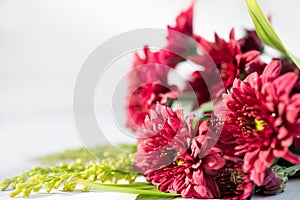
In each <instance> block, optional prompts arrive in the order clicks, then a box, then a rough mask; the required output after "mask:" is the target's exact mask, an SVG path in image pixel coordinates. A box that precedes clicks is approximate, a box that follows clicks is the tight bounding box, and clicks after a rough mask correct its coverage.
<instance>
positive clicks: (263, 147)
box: [221, 60, 300, 186]
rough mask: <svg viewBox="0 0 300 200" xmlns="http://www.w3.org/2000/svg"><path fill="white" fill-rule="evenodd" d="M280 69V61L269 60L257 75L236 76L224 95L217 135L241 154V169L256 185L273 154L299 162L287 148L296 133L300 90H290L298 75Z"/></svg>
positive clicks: (274, 156) (299, 121)
mask: <svg viewBox="0 0 300 200" xmlns="http://www.w3.org/2000/svg"><path fill="white" fill-rule="evenodd" d="M280 73H281V63H280V62H279V61H278V60H273V61H272V62H271V63H270V64H269V65H268V66H267V67H266V68H265V70H264V72H263V73H262V74H261V75H260V76H258V74H257V73H252V74H250V75H249V76H247V77H246V79H245V80H244V81H241V80H238V79H236V80H235V81H234V83H233V87H232V94H227V95H226V97H225V102H226V108H227V113H226V114H227V117H226V121H225V126H224V130H223V133H222V137H221V139H223V142H225V143H227V144H231V145H232V147H233V148H234V150H235V155H236V156H242V157H243V160H244V164H243V171H244V172H249V173H250V178H251V180H253V181H254V183H256V184H257V185H259V186H260V185H262V184H263V182H264V177H265V170H266V169H267V168H268V167H270V166H271V164H272V161H273V160H274V158H284V159H286V160H287V161H289V162H292V163H295V164H300V158H299V157H297V156H296V155H294V154H293V153H291V152H290V151H289V147H290V146H291V144H292V143H293V139H294V137H296V136H299V133H300V120H299V111H300V94H299V93H292V91H293V88H294V86H295V84H296V82H297V80H298V75H297V74H295V73H294V72H287V73H284V74H282V75H280ZM228 147H230V145H228Z"/></svg>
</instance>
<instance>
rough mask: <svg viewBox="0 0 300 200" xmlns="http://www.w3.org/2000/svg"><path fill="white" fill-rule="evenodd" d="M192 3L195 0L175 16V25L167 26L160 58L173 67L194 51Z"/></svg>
mask: <svg viewBox="0 0 300 200" xmlns="http://www.w3.org/2000/svg"><path fill="white" fill-rule="evenodd" d="M194 5H195V2H193V3H192V4H191V6H190V7H189V8H188V9H187V10H185V11H183V12H181V13H180V14H179V15H178V16H177V17H176V25H175V26H168V27H167V29H168V35H167V45H166V47H164V48H163V49H164V51H162V53H161V54H160V60H161V62H162V63H163V64H166V65H168V66H170V67H173V68H174V67H176V65H177V64H178V63H179V62H181V61H184V60H185V58H186V57H187V56H189V55H193V54H195V53H196V43H195V41H194V36H193V17H194Z"/></svg>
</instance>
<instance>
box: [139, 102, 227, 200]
mask: <svg viewBox="0 0 300 200" xmlns="http://www.w3.org/2000/svg"><path fill="white" fill-rule="evenodd" d="M193 121H194V116H193V115H190V116H188V117H187V118H186V120H185V121H184V116H183V111H182V110H176V111H173V110H171V109H170V108H168V107H165V106H162V105H159V104H157V105H156V107H155V108H154V109H153V110H151V111H150V113H149V117H147V118H146V120H145V123H144V125H143V127H142V128H141V129H140V130H139V134H138V135H139V136H140V138H139V143H138V151H137V153H136V163H135V166H136V168H137V169H138V170H139V171H140V172H142V173H143V174H144V175H145V177H146V179H147V180H148V181H150V182H151V183H152V184H154V185H157V186H158V189H159V190H161V191H164V192H170V193H176V194H181V195H182V196H183V197H195V198H214V197H215V198H217V197H219V191H218V190H217V186H216V183H215V181H214V179H213V176H211V175H210V174H211V173H212V172H213V171H215V170H218V169H220V168H222V167H223V165H224V163H225V161H224V160H223V159H222V157H221V155H220V150H219V149H218V148H215V147H213V146H214V144H215V142H216V138H215V135H214V133H212V132H211V131H210V129H209V122H207V121H199V122H198V126H196V128H193Z"/></svg>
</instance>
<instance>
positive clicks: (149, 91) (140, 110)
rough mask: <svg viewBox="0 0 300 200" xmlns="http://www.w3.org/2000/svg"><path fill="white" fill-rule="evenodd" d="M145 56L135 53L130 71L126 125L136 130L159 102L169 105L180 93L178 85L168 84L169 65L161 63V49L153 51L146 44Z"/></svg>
mask: <svg viewBox="0 0 300 200" xmlns="http://www.w3.org/2000/svg"><path fill="white" fill-rule="evenodd" d="M143 54H144V55H143V56H140V55H139V54H138V53H135V59H134V62H133V65H132V67H131V69H130V71H129V80H128V82H129V87H128V88H129V94H128V99H127V105H126V109H127V114H128V116H127V122H126V126H127V127H128V128H130V129H131V130H133V131H136V130H137V129H138V127H139V126H141V125H142V123H143V122H144V119H145V116H146V115H147V114H148V112H149V110H150V108H151V107H152V106H153V105H155V104H156V103H157V102H159V103H161V104H166V105H169V103H170V102H171V101H172V99H175V98H176V96H177V95H178V90H177V87H176V86H172V85H168V73H169V69H170V68H169V67H168V66H165V65H163V64H161V63H160V60H159V57H160V56H159V55H160V54H161V51H158V52H151V51H150V49H149V48H148V47H147V46H145V47H144V49H143Z"/></svg>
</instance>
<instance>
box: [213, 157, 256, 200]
mask: <svg viewBox="0 0 300 200" xmlns="http://www.w3.org/2000/svg"><path fill="white" fill-rule="evenodd" d="M215 181H216V184H217V186H218V189H219V191H220V198H222V199H223V198H224V199H233V200H238V199H250V198H251V194H252V190H253V187H254V184H253V182H252V181H251V180H250V177H249V175H248V174H247V173H244V172H243V170H242V162H241V161H236V162H233V161H230V160H227V161H226V164H225V166H224V167H223V168H221V169H220V170H218V171H217V173H216V176H215Z"/></svg>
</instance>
